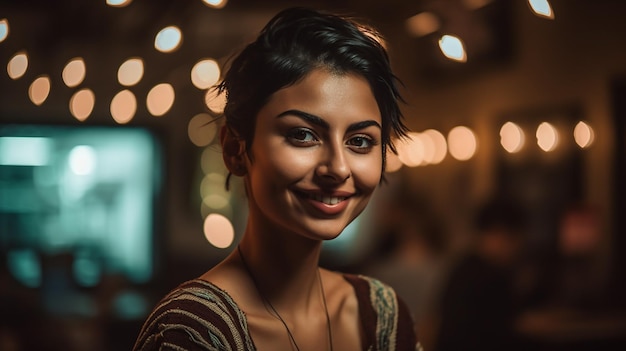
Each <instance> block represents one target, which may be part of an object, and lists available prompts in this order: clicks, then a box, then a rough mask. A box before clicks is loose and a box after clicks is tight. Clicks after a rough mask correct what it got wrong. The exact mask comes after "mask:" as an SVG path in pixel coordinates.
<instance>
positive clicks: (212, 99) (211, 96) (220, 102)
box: [204, 88, 226, 113]
mask: <svg viewBox="0 0 626 351" xmlns="http://www.w3.org/2000/svg"><path fill="white" fill-rule="evenodd" d="M204 103H205V104H206V106H207V107H208V108H209V110H211V112H213V113H222V112H224V107H226V94H219V93H218V90H217V89H215V88H210V89H208V90H207V92H206V94H205V96H204Z"/></svg>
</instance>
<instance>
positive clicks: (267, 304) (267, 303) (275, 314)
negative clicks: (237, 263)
mask: <svg viewBox="0 0 626 351" xmlns="http://www.w3.org/2000/svg"><path fill="white" fill-rule="evenodd" d="M237 251H238V253H239V257H241V262H242V263H243V267H244V269H245V270H246V272H247V273H248V275H249V276H250V279H252V283H254V287H255V288H256V291H257V293H258V294H259V296H260V297H261V300H263V303H264V304H265V307H266V308H267V307H269V308H270V309H271V310H272V311H271V312H270V314H271V315H272V317H274V318H276V319H278V320H279V321H280V322H281V323H282V325H283V326H284V327H285V330H286V331H287V336H289V340H290V341H291V343H292V344H293V346H294V347H295V348H296V351H300V348H299V347H298V343H297V342H296V339H295V338H294V337H293V334H292V333H291V330H290V329H289V326H287V322H285V320H284V319H283V318H282V317H281V315H280V313H278V311H277V310H276V308H274V306H273V305H272V303H271V302H270V300H269V299H268V298H267V297H265V295H264V294H263V292H261V289H260V288H259V284H258V283H257V281H256V279H255V278H254V274H252V270H250V267H249V266H248V263H247V262H246V259H245V257H244V256H243V253H242V252H241V247H240V246H239V245H237ZM317 279H318V281H319V282H320V289H321V291H322V303H323V304H324V312H325V313H326V326H327V329H328V340H329V343H330V350H331V351H333V333H332V328H331V326H330V316H329V314H328V306H327V305H326V293H325V292H324V284H323V283H322V277H321V275H320V271H319V268H318V269H317Z"/></svg>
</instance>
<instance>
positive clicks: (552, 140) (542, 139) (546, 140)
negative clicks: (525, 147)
mask: <svg viewBox="0 0 626 351" xmlns="http://www.w3.org/2000/svg"><path fill="white" fill-rule="evenodd" d="M536 136H537V145H539V147H540V148H541V150H543V151H546V152H548V151H552V150H554V149H555V148H556V146H557V145H558V143H559V132H558V131H557V130H556V128H554V126H552V125H551V124H550V123H548V122H543V123H541V124H540V125H539V127H537V133H536Z"/></svg>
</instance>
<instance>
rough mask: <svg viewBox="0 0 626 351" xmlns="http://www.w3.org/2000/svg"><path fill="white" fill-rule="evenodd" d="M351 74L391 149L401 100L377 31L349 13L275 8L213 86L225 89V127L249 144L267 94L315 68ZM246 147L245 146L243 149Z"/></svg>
mask: <svg viewBox="0 0 626 351" xmlns="http://www.w3.org/2000/svg"><path fill="white" fill-rule="evenodd" d="M317 68H324V69H328V70H330V71H331V72H333V73H337V74H345V73H356V74H358V75H360V76H363V77H364V78H365V79H366V80H367V81H368V82H369V85H370V87H371V88H372V92H373V94H374V97H375V98H376V102H377V103H378V107H379V109H380V113H381V116H382V146H383V148H382V149H383V170H384V166H385V152H386V148H387V147H389V148H390V149H391V150H392V151H394V152H395V148H394V146H393V143H392V140H391V137H392V136H391V134H392V133H394V134H395V135H396V136H398V137H400V136H405V135H406V132H407V127H406V126H405V125H404V124H403V122H402V112H401V111H400V108H399V106H398V103H399V101H403V100H402V97H401V96H400V94H399V92H398V88H397V83H398V82H399V81H398V79H397V77H396V76H395V75H394V74H393V73H392V71H391V67H390V62H389V57H388V55H387V51H386V50H385V48H384V47H383V46H382V45H381V43H380V36H379V34H378V33H377V32H376V31H375V30H374V29H373V28H371V27H367V26H365V25H363V24H360V23H357V22H356V21H354V20H353V19H351V18H348V17H345V16H340V15H336V14H330V13H323V12H320V11H315V10H312V9H307V8H302V7H294V8H289V9H286V10H283V11H281V12H280V13H278V14H277V15H276V16H274V18H272V19H271V20H270V21H269V22H268V23H267V25H265V27H264V28H263V29H262V30H261V32H260V34H259V36H258V37H257V39H256V40H255V41H254V42H252V43H250V44H248V45H247V46H246V47H245V48H244V49H243V50H242V51H241V52H240V53H239V54H238V55H237V56H236V57H235V58H234V60H233V61H232V62H231V64H230V68H229V69H228V71H227V73H226V75H225V77H224V80H223V81H222V82H221V83H220V85H219V86H218V89H219V92H220V93H224V92H225V93H226V97H227V102H226V107H225V109H224V117H225V119H226V126H227V127H228V128H229V129H230V130H231V131H233V132H234V133H236V134H237V135H238V136H239V137H241V138H242V139H243V140H245V142H246V148H249V147H250V146H251V145H252V139H253V136H254V129H255V125H256V116H257V114H258V112H259V110H260V109H261V108H262V107H263V106H264V105H265V103H267V101H268V100H269V98H270V96H271V95H272V94H273V93H275V92H276V91H278V90H279V89H282V88H284V87H287V86H290V85H293V84H295V83H297V82H298V81H299V80H301V79H303V78H304V77H305V76H306V75H307V74H308V73H310V72H311V71H313V70H315V69H317ZM248 151H249V149H248Z"/></svg>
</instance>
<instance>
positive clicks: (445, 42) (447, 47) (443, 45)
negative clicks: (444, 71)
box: [439, 35, 467, 62]
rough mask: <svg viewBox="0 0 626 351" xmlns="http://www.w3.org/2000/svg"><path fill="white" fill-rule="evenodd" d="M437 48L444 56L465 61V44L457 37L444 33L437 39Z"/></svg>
mask: <svg viewBox="0 0 626 351" xmlns="http://www.w3.org/2000/svg"><path fill="white" fill-rule="evenodd" d="M439 48H440V49H441V52H442V53H443V54H444V56H445V57H447V58H449V59H451V60H454V61H458V62H465V61H467V54H466V53H465V46H464V45H463V41H461V39H460V38H459V37H456V36H454V35H444V36H442V37H441V38H440V39H439Z"/></svg>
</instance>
